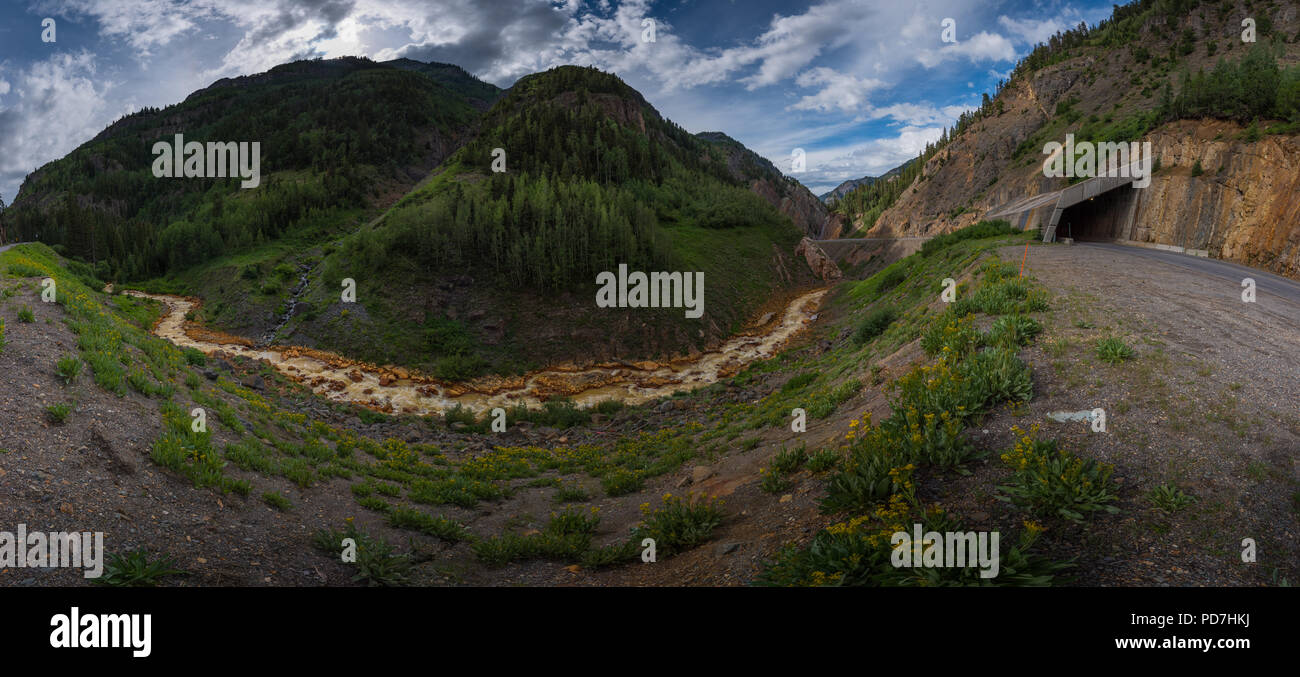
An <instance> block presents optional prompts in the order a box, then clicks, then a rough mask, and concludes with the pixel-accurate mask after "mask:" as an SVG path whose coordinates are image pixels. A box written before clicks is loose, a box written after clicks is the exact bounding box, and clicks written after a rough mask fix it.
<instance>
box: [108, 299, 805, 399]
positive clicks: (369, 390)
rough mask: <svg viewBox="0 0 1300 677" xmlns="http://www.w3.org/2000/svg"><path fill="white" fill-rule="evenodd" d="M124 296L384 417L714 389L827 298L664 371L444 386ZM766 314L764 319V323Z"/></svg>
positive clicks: (587, 370) (782, 341) (211, 348)
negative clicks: (202, 323)
mask: <svg viewBox="0 0 1300 677" xmlns="http://www.w3.org/2000/svg"><path fill="white" fill-rule="evenodd" d="M122 293H124V294H127V295H130V296H134V297H136V298H145V299H150V300H153V301H157V302H159V303H161V304H163V305H164V306H166V308H167V310H166V312H165V313H163V314H162V316H161V317H160V318H159V319H158V321H157V323H156V324H155V326H154V328H153V333H154V334H155V335H157V336H160V337H162V338H164V339H167V340H168V341H171V342H172V343H173V344H174V345H176V346H178V347H180V348H193V349H197V350H200V351H202V352H203V353H205V354H207V355H211V356H214V357H230V356H241V357H247V358H249V359H253V360H259V361H262V362H266V363H268V364H270V365H271V366H273V367H275V368H276V369H277V370H278V371H280V372H281V373H282V374H284V375H285V376H287V377H289V378H291V379H293V380H295V381H297V382H299V383H303V384H306V385H309V386H310V387H311V389H312V390H313V391H314V392H315V393H316V394H317V395H320V396H322V397H325V398H327V399H331V400H335V401H339V402H348V403H355V404H361V405H363V406H367V407H371V408H373V409H375V410H377V411H381V412H385V413H390V414H393V413H396V414H413V415H416V416H428V415H430V414H442V413H444V412H446V411H447V410H449V409H451V408H453V407H458V408H461V409H464V410H467V411H469V412H472V413H473V414H474V415H484V414H485V413H486V412H487V411H488V410H490V409H493V408H496V407H502V408H505V407H528V408H538V407H541V406H542V403H543V402H545V401H546V400H548V399H551V398H555V397H559V398H566V399H568V400H570V401H572V402H573V403H574V404H576V405H578V406H582V407H592V406H595V405H597V404H599V403H600V402H602V401H606V400H612V401H615V402H620V403H626V404H641V403H644V402H648V401H651V400H656V399H659V398H661V397H667V396H671V395H672V394H673V393H677V392H682V391H686V390H691V389H694V388H700V387H703V386H707V385H710V384H712V383H714V382H716V381H717V380H719V379H720V378H725V377H728V376H731V375H734V374H735V373H737V372H739V371H741V370H742V369H744V368H745V367H746V366H748V365H749V363H751V362H753V361H754V360H758V359H764V358H768V357H771V356H773V355H774V354H776V353H777V352H778V351H779V350H780V349H781V348H783V347H784V346H785V345H786V344H787V343H789V341H790V340H791V339H792V338H794V337H795V336H796V335H798V334H799V333H800V332H801V331H803V330H805V329H806V325H807V324H808V323H810V322H812V321H814V320H816V318H817V314H816V309H817V304H818V302H819V301H820V300H821V298H822V297H823V296H824V295H825V294H826V291H825V290H817V291H812V292H808V293H805V294H802V295H800V296H797V297H796V298H794V300H792V301H791V302H790V303H789V304H788V305H787V306H786V307H785V308H784V309H783V310H781V312H779V313H769V314H768V316H771V317H772V319H768V320H767V321H766V322H763V323H761V324H760V325H759V326H758V327H757V328H756V329H755V330H752V331H751V333H747V334H741V335H738V336H733V337H732V338H730V339H728V340H727V341H726V342H725V343H723V344H722V345H721V346H720V347H718V348H717V349H713V350H709V351H707V352H705V353H702V354H699V355H694V356H690V357H683V358H678V359H676V360H670V361H669V362H667V363H665V364H657V363H655V362H649V361H639V362H632V361H618V362H614V363H609V364H602V365H591V366H583V367H580V366H577V365H569V366H566V367H552V368H548V369H543V370H540V371H537V372H530V373H527V374H523V375H521V376H516V377H509V376H506V377H501V376H487V377H482V378H480V379H476V380H474V381H469V382H462V383H447V382H442V381H439V380H437V379H433V378H429V377H426V376H420V375H418V374H411V373H410V372H408V371H407V370H405V369H402V368H400V367H393V366H389V367H387V368H381V367H376V366H374V365H367V364H364V363H360V362H353V361H351V360H348V359H346V358H344V357H341V356H338V355H333V354H328V353H323V352H321V351H316V350H311V349H303V348H300V347H292V346H275V345H272V346H266V347H264V348H257V347H254V346H253V345H252V342H251V341H249V340H248V339H241V338H239V337H231V336H226V335H220V334H214V333H213V332H211V331H205V330H203V329H201V328H200V329H198V330H197V331H194V332H190V331H188V330H187V327H186V325H187V323H188V321H187V319H186V318H187V317H190V316H192V314H193V311H194V309H195V307H196V303H195V302H194V301H192V300H190V299H186V298H182V297H179V296H167V295H160V294H147V293H144V292H137V291H132V290H125V291H123V292H122ZM768 316H765V318H767V317H768Z"/></svg>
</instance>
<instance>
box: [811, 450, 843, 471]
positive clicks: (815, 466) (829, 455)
mask: <svg viewBox="0 0 1300 677" xmlns="http://www.w3.org/2000/svg"><path fill="white" fill-rule="evenodd" d="M839 462H840V455H839V453H838V452H836V451H835V450H834V449H822V450H821V451H818V452H816V453H813V454H810V455H809V456H808V461H807V462H806V463H805V464H804V467H806V468H808V470H810V471H812V472H826V471H827V470H832V469H834V468H835V466H837V465H839Z"/></svg>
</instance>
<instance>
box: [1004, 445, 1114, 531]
mask: <svg viewBox="0 0 1300 677" xmlns="http://www.w3.org/2000/svg"><path fill="white" fill-rule="evenodd" d="M1012 430H1013V431H1014V432H1015V433H1016V435H1017V437H1018V439H1017V440H1016V445H1015V447H1014V448H1012V449H1011V450H1010V451H1008V452H1007V453H1005V454H1003V455H1002V460H1003V461H1004V462H1005V463H1006V464H1007V465H1008V466H1010V468H1011V472H1012V476H1011V483H1010V484H1009V485H1006V486H1002V487H999V489H1000V490H1001V491H1002V494H1001V495H999V496H998V497H997V498H998V499H999V500H1002V501H1007V502H1009V503H1014V504H1016V505H1019V506H1022V507H1025V508H1027V509H1029V510H1030V511H1032V512H1034V513H1035V514H1038V515H1041V516H1044V517H1063V518H1065V519H1068V520H1071V521H1074V522H1082V521H1083V518H1084V515H1085V514H1087V513H1091V512H1097V511H1106V512H1110V513H1115V512H1119V508H1116V507H1115V506H1113V505H1110V503H1112V502H1113V501H1114V500H1115V499H1116V498H1118V497H1117V496H1116V494H1115V490H1116V486H1115V483H1114V481H1113V480H1111V473H1112V472H1114V468H1113V467H1112V466H1110V465H1109V464H1106V463H1098V462H1097V461H1094V460H1092V459H1083V458H1079V457H1077V456H1075V455H1074V454H1071V453H1070V452H1068V451H1066V450H1065V449H1059V448H1057V444H1056V442H1055V440H1037V439H1034V435H1035V433H1036V432H1037V429H1036V428H1035V429H1031V430H1030V431H1029V432H1026V431H1024V430H1021V429H1020V428H1019V427H1015V428H1012Z"/></svg>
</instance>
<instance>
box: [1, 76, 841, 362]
mask: <svg viewBox="0 0 1300 677" xmlns="http://www.w3.org/2000/svg"><path fill="white" fill-rule="evenodd" d="M177 134H183V136H184V140H185V141H187V142H189V141H199V142H207V141H214V140H220V141H248V142H252V141H258V142H259V143H260V149H261V164H260V167H261V176H260V180H259V182H258V185H257V186H256V187H254V188H250V189H241V179H240V178H187V179H184V180H175V179H170V178H155V176H154V174H153V166H154V164H155V161H156V159H155V157H154V155H153V154H152V153H151V152H150V149H151V148H152V147H153V144H154V143H155V142H157V141H159V140H163V141H171V140H172V139H173V138H174V136H175V135H177ZM498 157H499V158H500V162H499V164H498V163H497V162H496V160H497V158H498ZM494 165H496V166H495V167H494ZM495 169H501V170H504V171H495ZM5 220H6V223H7V224H9V229H10V236H11V237H14V238H16V239H24V240H26V239H37V240H40V241H42V242H45V243H47V244H50V245H53V246H54V247H55V248H56V249H57V250H58V251H60V252H62V253H64V254H66V255H68V256H72V257H76V258H81V259H84V260H86V261H87V262H88V263H89V264H90V265H91V267H92V270H93V271H94V274H96V275H97V276H99V277H100V278H102V279H104V280H109V281H116V282H119V283H124V282H125V283H130V284H132V285H133V286H136V287H142V288H145V289H148V290H151V291H156V292H170V293H183V294H186V295H191V296H197V297H200V298H202V299H203V301H204V304H203V306H202V307H201V309H200V310H199V311H198V316H199V317H200V318H201V319H202V320H203V321H205V322H206V323H208V324H209V325H210V326H212V327H213V328H217V329H220V330H223V331H226V332H230V333H232V334H237V335H240V336H246V337H256V338H258V339H260V340H263V341H271V340H279V341H281V342H288V343H293V344H296V345H304V346H308V347H316V348H322V349H328V350H331V351H335V352H338V353H341V354H343V355H347V356H349V357H352V358H355V359H361V360H366V361H371V362H375V363H392V364H401V365H405V366H408V367H414V368H417V369H421V370H424V371H427V372H429V373H433V374H437V375H440V376H442V377H445V378H455V379H460V378H468V377H472V376H476V375H481V374H486V373H513V372H519V371H523V370H527V369H532V368H537V367H540V366H544V365H548V364H553V363H559V362H571V361H577V362H582V361H592V360H605V359H616V358H617V359H645V358H664V359H666V358H668V357H670V356H673V355H680V354H687V353H691V352H698V351H701V350H705V349H707V348H709V347H711V346H714V345H717V344H719V343H720V342H721V341H722V340H723V339H724V338H726V337H727V336H730V335H731V334H733V333H735V332H737V331H739V330H740V329H741V328H742V327H743V326H744V325H745V323H746V322H747V321H749V319H750V318H751V317H752V316H753V315H754V314H755V313H756V312H757V311H758V309H759V308H760V307H762V306H764V304H768V303H773V302H775V301H774V295H775V297H777V298H776V300H777V301H779V298H780V297H781V296H782V295H783V294H787V293H790V292H792V290H794V289H795V288H796V287H798V286H799V285H803V284H809V283H811V282H813V281H814V279H813V277H812V273H811V271H810V270H809V269H808V268H807V266H806V265H805V264H803V263H802V262H801V261H796V260H795V257H794V256H793V251H794V249H795V245H796V244H797V243H798V241H799V239H800V237H801V236H803V235H810V234H811V235H813V236H816V235H818V234H820V233H821V232H822V230H823V228H824V227H825V225H826V224H827V223H828V222H830V221H833V219H831V218H829V216H828V213H827V210H826V209H825V206H824V205H822V203H821V202H820V201H818V200H817V199H816V198H815V197H814V196H813V195H812V194H811V193H810V192H809V191H808V190H807V189H806V188H804V187H803V186H802V185H800V184H799V183H798V182H796V181H793V180H791V179H788V178H786V177H784V176H783V175H782V174H781V173H780V172H779V171H778V170H777V169H776V168H775V167H774V166H773V165H772V164H771V163H770V162H768V161H766V160H764V159H763V158H761V157H759V156H758V155H756V154H755V153H753V152H752V151H750V150H748V149H747V148H745V147H744V146H743V145H741V144H740V143H738V142H736V141H735V140H733V139H730V138H729V137H727V136H726V135H724V134H721V133H706V134H701V135H692V134H690V133H688V132H686V131H685V130H684V129H682V128H681V127H679V126H678V125H676V124H674V123H672V122H671V121H669V120H667V119H665V118H664V117H663V116H662V115H660V114H659V112H658V111H656V110H655V109H654V107H653V106H651V105H650V104H649V102H647V101H646V100H645V98H644V97H643V96H642V95H641V94H640V93H639V92H637V91H636V90H634V89H632V88H631V87H628V86H627V85H626V84H625V83H623V82H622V81H621V80H620V79H618V78H617V77H616V76H614V75H612V74H608V73H602V72H600V71H598V70H594V69H586V68H577V67H562V68H557V69H553V70H551V71H547V72H545V73H539V74H534V75H531V76H527V77H524V78H522V79H520V80H519V81H518V82H517V83H516V84H515V85H514V86H513V87H511V88H510V89H509V90H508V91H502V90H499V89H497V88H496V87H494V86H492V85H490V84H487V83H483V82H481V81H479V80H477V79H475V78H474V77H473V76H471V75H470V74H468V73H467V72H465V71H464V70H463V69H461V68H459V67H457V66H454V65H449V64H440V63H429V64H424V63H419V62H416V61H411V60H405V59H399V60H396V61H390V62H385V63H376V62H373V61H370V60H367V59H359V58H344V59H332V60H328V61H324V60H314V61H299V62H294V63H290V64H285V65H282V66H278V67H276V68H273V69H271V70H270V71H267V72H266V73H260V74H256V75H250V76H244V77H239V78H229V79H223V80H219V81H217V82H214V83H213V84H212V85H211V86H209V87H207V88H204V89H202V90H199V91H197V92H195V93H193V94H191V95H190V96H189V97H187V98H186V99H185V101H183V102H181V103H179V104H176V105H174V106H169V107H167V108H165V109H161V110H155V109H148V110H144V111H140V112H138V113H135V114H133V115H130V116H127V117H125V118H123V119H121V120H119V121H117V122H115V123H113V124H112V125H110V126H109V127H108V128H107V129H105V130H104V131H103V132H101V133H100V134H99V135H97V136H96V137H95V138H94V139H92V140H91V141H89V142H87V143H86V144H83V145H82V146H81V147H79V148H77V149H76V150H74V151H73V152H72V153H70V154H69V155H68V156H67V157H65V158H63V159H61V160H58V161H55V162H52V163H50V164H48V165H46V166H45V167H42V168H41V169H39V170H37V171H36V172H33V174H32V175H30V176H29V177H28V178H27V180H26V181H25V182H24V184H23V187H22V190H21V191H20V194H19V196H18V199H17V200H15V203H14V205H13V207H12V209H10V210H8V211H7V212H6V214H5ZM620 265H625V266H627V268H628V269H630V270H633V271H636V270H641V271H646V272H654V271H662V272H670V271H676V272H683V273H687V272H689V273H692V274H694V273H703V275H704V278H703V279H704V297H703V298H704V301H703V305H702V307H701V308H699V309H698V310H699V311H700V313H701V316H695V315H693V314H692V315H688V314H687V313H686V312H685V311H684V309H683V308H681V307H675V308H655V309H651V308H600V307H597V305H596V303H595V286H594V285H595V280H596V278H597V276H598V275H600V274H601V273H604V272H615V271H618V270H619V266H620ZM344 280H352V281H354V282H355V284H356V288H357V302H356V303H344V302H343V301H342V299H341V295H340V288H341V285H342V284H343V283H344Z"/></svg>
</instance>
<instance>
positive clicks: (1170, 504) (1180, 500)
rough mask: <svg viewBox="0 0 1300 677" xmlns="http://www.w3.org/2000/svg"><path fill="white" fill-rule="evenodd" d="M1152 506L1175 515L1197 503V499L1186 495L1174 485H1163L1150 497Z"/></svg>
mask: <svg viewBox="0 0 1300 677" xmlns="http://www.w3.org/2000/svg"><path fill="white" fill-rule="evenodd" d="M1148 497H1149V498H1150V499H1151V504H1152V505H1154V506H1155V507H1156V508H1158V509H1160V510H1163V511H1165V512H1167V513H1175V512H1178V511H1179V510H1182V509H1183V508H1186V507H1187V506H1189V505H1192V504H1193V503H1196V497H1195V496H1192V495H1189V494H1187V493H1185V492H1184V491H1183V490H1182V489H1180V488H1178V487H1177V486H1175V485H1173V484H1161V485H1160V486H1158V487H1156V488H1155V489H1152V490H1151V493H1150V494H1149V495H1148Z"/></svg>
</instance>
